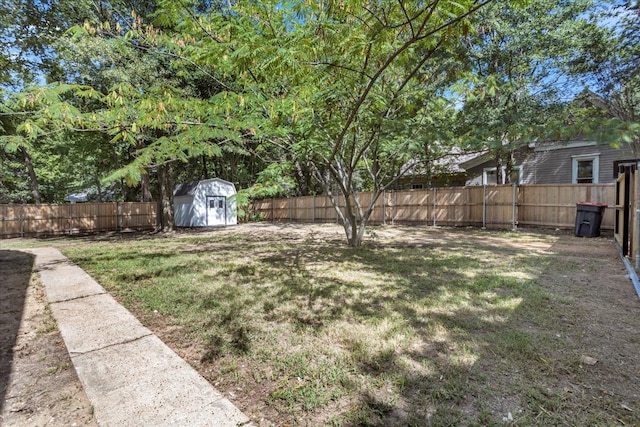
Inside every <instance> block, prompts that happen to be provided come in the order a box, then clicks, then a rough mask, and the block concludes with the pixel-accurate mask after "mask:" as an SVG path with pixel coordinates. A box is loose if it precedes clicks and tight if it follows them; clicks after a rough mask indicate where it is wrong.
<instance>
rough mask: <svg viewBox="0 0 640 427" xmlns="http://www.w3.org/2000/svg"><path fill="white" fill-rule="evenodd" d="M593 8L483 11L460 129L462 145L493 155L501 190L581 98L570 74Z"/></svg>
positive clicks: (547, 0) (561, 4) (468, 45)
mask: <svg viewBox="0 0 640 427" xmlns="http://www.w3.org/2000/svg"><path fill="white" fill-rule="evenodd" d="M592 7H593V2H592V1H591V0H579V1H566V0H540V1H536V2H532V3H530V4H528V5H527V6H526V7H513V5H511V4H509V3H505V2H496V3H493V4H491V5H489V6H488V7H486V8H484V9H483V10H481V11H480V12H479V15H478V16H479V19H480V21H481V24H480V25H479V26H478V27H477V31H476V32H475V33H474V34H470V35H469V37H467V38H466V39H465V42H464V45H463V47H464V49H465V52H466V55H467V58H468V63H469V71H468V73H467V74H466V76H465V77H466V78H465V79H463V80H462V81H461V85H460V87H461V93H462V95H463V107H462V109H461V110H460V112H459V114H458V122H457V125H458V130H459V133H460V138H461V140H462V142H461V145H463V146H466V147H467V149H469V150H477V151H483V150H486V151H488V152H490V153H491V155H492V156H493V158H494V161H495V165H496V171H497V173H496V178H497V182H498V184H502V183H509V181H510V178H511V176H512V175H513V174H512V167H513V164H514V160H515V159H514V155H515V153H516V152H517V151H518V150H519V149H520V148H521V147H522V146H524V145H526V144H527V143H529V142H531V141H532V140H534V139H536V138H540V137H543V134H544V133H546V132H549V130H550V123H552V122H553V119H554V117H556V116H557V115H561V113H562V111H563V110H564V107H565V105H566V104H565V103H566V101H567V100H569V99H571V98H572V97H573V96H575V95H576V94H577V91H576V89H575V84H576V81H575V80H571V79H570V78H569V76H568V75H567V73H566V72H565V71H564V70H565V68H566V64H567V63H568V62H569V61H570V60H571V59H572V58H573V55H574V52H575V51H576V49H577V48H578V47H579V45H580V37H582V35H584V34H585V32H587V31H591V30H593V28H592V27H591V23H590V22H589V21H588V19H587V15H586V12H588V11H589V10H590V8H592ZM545 127H546V129H544V128H545ZM502 170H504V171H505V174H504V181H503V180H502V177H503V175H502V173H501V171H502Z"/></svg>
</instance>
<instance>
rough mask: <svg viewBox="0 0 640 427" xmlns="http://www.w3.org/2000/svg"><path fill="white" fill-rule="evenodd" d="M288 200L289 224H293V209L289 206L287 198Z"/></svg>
mask: <svg viewBox="0 0 640 427" xmlns="http://www.w3.org/2000/svg"><path fill="white" fill-rule="evenodd" d="M288 199H289V223H292V222H293V210H292V209H293V207H292V206H291V197H288Z"/></svg>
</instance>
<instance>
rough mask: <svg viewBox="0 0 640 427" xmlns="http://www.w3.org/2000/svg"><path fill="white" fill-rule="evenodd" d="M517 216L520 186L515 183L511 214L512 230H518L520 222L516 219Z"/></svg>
mask: <svg viewBox="0 0 640 427" xmlns="http://www.w3.org/2000/svg"><path fill="white" fill-rule="evenodd" d="M517 214H518V184H517V183H516V182H514V183H513V211H512V213H511V218H512V222H511V229H512V230H516V229H517V222H518V221H517V217H516V215H517Z"/></svg>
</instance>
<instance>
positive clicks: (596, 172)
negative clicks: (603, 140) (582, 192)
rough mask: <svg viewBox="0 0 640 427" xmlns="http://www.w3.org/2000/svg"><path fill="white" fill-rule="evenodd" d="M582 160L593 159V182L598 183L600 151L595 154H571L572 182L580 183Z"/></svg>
mask: <svg viewBox="0 0 640 427" xmlns="http://www.w3.org/2000/svg"><path fill="white" fill-rule="evenodd" d="M581 160H593V171H592V172H593V182H592V184H598V182H599V179H598V177H599V176H600V153H593V154H576V155H574V156H571V183H572V184H577V183H578V162H579V161H581Z"/></svg>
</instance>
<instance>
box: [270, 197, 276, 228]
mask: <svg viewBox="0 0 640 427" xmlns="http://www.w3.org/2000/svg"><path fill="white" fill-rule="evenodd" d="M271 222H276V208H275V199H274V198H273V197H272V198H271Z"/></svg>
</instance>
